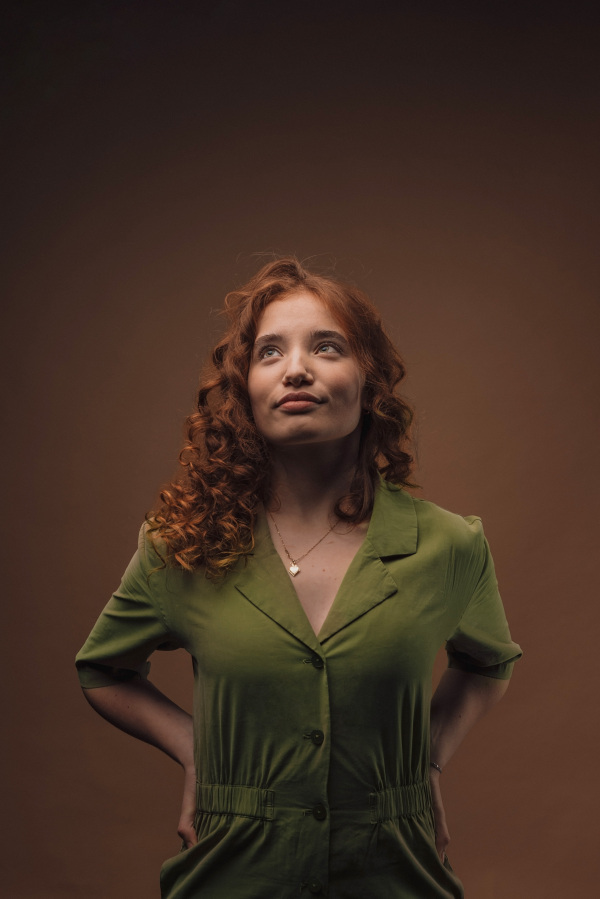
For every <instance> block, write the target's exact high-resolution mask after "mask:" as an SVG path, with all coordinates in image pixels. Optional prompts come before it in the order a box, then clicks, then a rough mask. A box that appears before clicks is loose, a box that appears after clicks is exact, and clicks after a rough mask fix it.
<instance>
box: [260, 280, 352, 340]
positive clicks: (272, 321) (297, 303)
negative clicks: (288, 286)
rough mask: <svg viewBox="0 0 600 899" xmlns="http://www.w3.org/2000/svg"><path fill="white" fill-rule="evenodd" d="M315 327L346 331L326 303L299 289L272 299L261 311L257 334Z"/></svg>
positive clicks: (312, 328)
mask: <svg viewBox="0 0 600 899" xmlns="http://www.w3.org/2000/svg"><path fill="white" fill-rule="evenodd" d="M304 327H305V328H306V329H307V330H314V329H315V328H319V329H327V330H335V331H340V332H341V333H342V334H345V333H346V329H345V328H344V327H343V325H342V324H341V323H340V322H339V321H338V320H337V319H336V318H335V317H334V316H333V314H332V313H331V312H330V311H329V309H328V308H327V306H326V305H325V303H324V302H323V301H322V300H320V299H319V297H316V296H315V295H314V294H313V293H310V292H309V291H307V290H299V291H296V292H294V293H289V294H286V295H285V296H283V297H278V298H277V299H276V300H272V301H271V302H270V303H269V305H268V306H266V308H265V309H264V310H263V312H262V313H261V315H260V317H259V319H258V323H257V328H256V336H257V337H260V335H261V334H264V333H265V332H271V331H273V332H275V331H277V332H280V331H282V330H286V331H289V330H290V329H293V330H299V329H302V328H304Z"/></svg>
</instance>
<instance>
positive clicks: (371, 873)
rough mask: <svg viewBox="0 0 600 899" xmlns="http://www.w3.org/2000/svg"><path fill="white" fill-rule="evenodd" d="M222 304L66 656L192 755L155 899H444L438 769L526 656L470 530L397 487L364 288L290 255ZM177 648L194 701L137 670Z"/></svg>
mask: <svg viewBox="0 0 600 899" xmlns="http://www.w3.org/2000/svg"><path fill="white" fill-rule="evenodd" d="M225 307H226V312H227V315H228V318H229V327H228V329H227V331H226V333H225V336H224V337H223V339H222V340H221V341H220V343H219V344H218V345H217V346H216V348H215V349H214V351H213V355H212V370H211V372H210V374H209V376H208V377H207V378H205V380H204V381H203V382H202V383H201V386H200V390H199V394H198V403H197V411H195V412H194V413H193V414H192V415H191V416H190V417H189V419H188V429H187V440H186V443H185V446H184V448H183V450H182V453H181V457H180V458H181V465H182V468H181V476H180V478H179V479H178V480H176V481H175V482H174V483H172V484H170V485H169V486H168V487H166V488H165V489H164V490H163V491H162V493H161V505H160V507H159V508H157V509H156V511H154V512H153V513H152V514H150V515H148V516H147V521H146V522H145V523H144V525H143V527H142V529H141V531H140V535H139V543H138V549H137V552H136V553H135V555H134V557H133V559H132V561H131V563H130V565H129V567H128V568H127V570H126V572H125V574H124V576H123V580H122V582H121V585H120V587H119V588H118V590H117V591H116V592H115V593H114V595H113V596H112V598H111V599H110V601H109V603H108V605H107V606H106V608H105V609H104V611H103V612H102V614H101V615H100V618H99V619H98V621H97V623H96V625H95V626H94V628H93V630H92V632H91V634H90V636H89V637H88V639H87V641H86V643H85V645H84V647H83V648H82V650H81V651H80V653H79V655H78V656H77V667H78V671H79V676H80V679H81V683H82V686H83V688H84V692H85V695H86V698H87V699H88V701H89V703H90V704H91V705H92V706H93V708H94V709H95V710H96V711H97V712H99V713H100V714H101V715H102V716H103V717H104V718H106V719H108V720H109V721H110V722H112V723H113V724H115V725H116V726H117V727H119V728H121V729H122V730H125V731H127V732H128V733H130V734H132V735H133V736H135V737H138V738H139V739H141V740H145V741H146V742H148V743H151V744H153V745H154V746H157V747H158V748H159V749H160V750H162V751H163V752H165V753H166V754H167V755H169V756H171V758H173V759H174V760H175V761H176V762H178V763H179V764H180V765H181V768H182V770H183V801H182V806H181V816H180V820H179V827H178V832H179V835H180V837H181V839H182V841H183V844H182V848H181V852H180V853H179V854H177V855H175V856H174V857H173V858H170V859H169V860H167V861H166V862H165V863H164V865H163V867H162V871H161V889H162V896H163V899H196V897H202V899H266V897H277V899H288V897H289V899H292V897H302V896H307V897H308V896H327V897H329V899H365V897H368V899H450V897H461V896H463V889H462V886H461V883H460V881H459V880H458V878H457V877H456V875H455V874H454V873H453V871H452V868H451V866H450V863H449V861H448V857H447V855H446V848H447V845H448V841H449V834H448V827H447V824H446V817H445V814H444V806H443V803H442V794H441V787H440V784H441V779H442V776H443V775H442V772H443V769H444V768H445V766H446V765H447V764H448V762H449V761H450V759H451V758H452V756H453V755H454V753H455V752H456V751H457V749H458V747H459V746H460V744H461V742H462V740H463V739H464V737H465V736H466V734H467V733H468V731H469V730H470V729H471V727H472V726H473V725H474V724H475V723H476V722H477V720H478V719H479V718H480V717H481V716H482V715H483V714H484V713H485V712H486V711H487V710H488V709H489V708H490V707H491V706H492V705H494V703H496V702H497V701H498V700H499V699H500V698H501V696H502V695H503V694H504V692H505V690H506V686H507V684H508V678H509V677H510V674H511V670H512V666H513V663H514V661H515V660H516V659H517V658H518V657H519V656H520V654H521V653H520V649H519V647H518V645H517V644H516V643H513V642H512V640H511V637H510V634H509V630H508V627H507V623H506V619H505V615H504V611H503V607H502V603H501V600H500V596H499V594H498V588H497V582H496V577H495V574H494V566H493V562H492V558H491V556H490V552H489V548H488V544H487V542H486V539H485V537H484V534H483V530H482V526H481V521H480V519H479V518H477V517H475V516H468V517H466V518H465V517H462V516H460V515H456V514H453V513H451V512H447V511H445V510H444V509H441V508H439V507H438V506H436V505H434V504H433V503H431V502H427V501H425V500H422V499H415V498H414V497H413V496H412V495H411V494H410V493H409V492H408V491H407V489H406V488H407V487H410V486H411V480H410V477H411V474H410V472H411V463H412V459H411V456H410V452H409V442H408V441H409V431H410V424H411V417H412V416H411V410H410V408H409V406H408V405H407V403H406V402H405V401H404V400H403V399H402V398H401V397H400V396H399V395H398V394H397V393H396V388H397V386H398V385H399V383H400V382H401V380H402V378H403V377H404V366H403V364H402V361H401V359H400V357H399V355H398V353H397V352H396V350H395V348H394V347H393V345H392V344H391V343H390V341H389V339H388V337H387V336H386V335H385V333H384V331H383V329H382V325H381V322H380V318H379V315H378V314H377V312H376V310H375V309H374V307H373V306H372V304H371V303H370V301H369V300H368V299H367V297H365V296H364V294H362V293H361V292H360V291H358V290H357V289H355V288H354V287H351V286H348V285H346V284H343V283H341V282H339V281H338V280H336V279H335V278H332V277H330V276H324V275H321V274H316V273H313V272H310V271H307V270H306V269H305V268H304V267H303V266H302V265H300V263H299V262H298V261H297V260H296V259H294V258H283V259H279V260H276V261H274V262H271V263H269V264H268V265H266V266H265V267H264V268H262V270H261V271H259V272H258V274H257V275H255V277H254V278H252V279H251V281H250V282H249V283H248V284H246V285H245V286H244V287H243V288H241V289H240V290H236V291H234V292H233V293H231V294H229V295H228V296H227V298H226V301H225ZM444 645H445V647H446V650H447V653H448V662H449V664H448V668H447V670H446V672H445V673H444V675H443V676H442V678H441V681H440V683H439V686H438V688H437V690H436V692H435V694H434V696H433V697H432V696H431V679H432V669H433V664H434V659H435V656H436V653H437V651H438V649H439V648H440V646H444ZM175 648H181V649H184V650H186V651H187V652H188V653H189V654H190V655H191V656H192V660H193V669H194V701H193V714H192V715H191V716H190V715H188V714H187V713H186V712H185V711H183V710H182V709H181V708H179V707H178V706H176V705H175V704H174V703H173V702H171V701H170V700H169V699H168V698H167V697H166V696H165V695H163V694H162V693H161V692H160V691H159V690H158V689H157V688H156V687H155V686H153V684H152V683H151V681H150V680H148V669H149V663H148V658H149V656H150V655H151V654H152V653H153V652H154V651H155V650H160V649H175Z"/></svg>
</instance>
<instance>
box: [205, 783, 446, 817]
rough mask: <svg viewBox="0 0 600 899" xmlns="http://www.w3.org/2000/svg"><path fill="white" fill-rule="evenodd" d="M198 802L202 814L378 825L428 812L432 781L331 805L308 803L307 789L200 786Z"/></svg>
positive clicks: (316, 798)
mask: <svg viewBox="0 0 600 899" xmlns="http://www.w3.org/2000/svg"><path fill="white" fill-rule="evenodd" d="M311 801H312V804H311ZM196 803H197V806H198V812H199V813H201V814H202V813H204V814H215V815H235V816H241V817H246V818H256V819H259V820H262V821H273V820H274V819H275V818H277V817H278V815H289V814H290V813H292V814H312V815H316V816H325V817H326V816H329V815H333V816H335V817H347V818H348V819H351V820H352V821H355V822H358V823H364V824H378V823H382V822H383V821H389V820H391V819H393V818H408V817H412V816H414V815H419V814H421V813H423V812H425V811H427V810H428V809H430V808H431V791H430V787H429V781H420V782H418V783H410V784H400V785H398V786H392V787H386V788H384V789H381V790H375V791H372V792H369V791H367V790H365V792H364V794H357V795H354V796H352V797H348V800H347V801H344V802H336V803H335V805H331V806H330V805H329V803H328V801H327V798H326V797H325V798H323V797H319V796H314V797H310V799H309V801H307V792H306V789H305V788H299V787H298V786H297V785H287V784H282V785H280V786H279V785H278V786H277V787H276V788H275V789H263V788H262V787H251V786H245V785H242V784H204V783H198V784H197V785H196Z"/></svg>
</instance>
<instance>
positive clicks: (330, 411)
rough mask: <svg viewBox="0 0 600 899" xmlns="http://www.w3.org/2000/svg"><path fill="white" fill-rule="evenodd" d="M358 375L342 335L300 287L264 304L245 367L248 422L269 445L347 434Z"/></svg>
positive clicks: (354, 415) (358, 397)
mask: <svg viewBox="0 0 600 899" xmlns="http://www.w3.org/2000/svg"><path fill="white" fill-rule="evenodd" d="M364 383H365V379H364V375H363V373H362V371H361V370H360V368H359V366H358V363H357V361H356V359H355V357H354V356H353V355H352V352H351V350H350V346H349V344H348V341H347V339H346V336H345V334H344V332H343V330H342V328H341V327H340V325H339V324H338V322H337V321H336V320H335V319H334V318H333V316H332V315H331V314H330V313H329V312H328V310H327V308H326V307H325V306H324V305H323V303H321V302H320V300H318V299H317V298H316V297H315V296H313V295H312V294H311V293H308V292H306V291H299V292H298V293H294V294H290V295H288V296H286V297H284V298H282V299H280V300H274V301H273V302H272V303H270V304H269V305H268V306H267V307H266V309H265V310H264V312H263V314H262V316H261V318H260V320H259V322H258V328H257V332H256V341H255V344H254V349H253V353H252V360H251V363H250V370H249V373H248V394H249V397H250V403H251V405H252V412H253V415H254V421H255V422H256V426H257V428H258V430H259V431H260V432H261V433H262V435H263V436H264V438H265V439H266V441H267V443H269V444H271V445H272V446H293V445H295V444H310V443H326V442H328V441H335V440H342V439H343V438H345V437H348V436H349V435H350V434H353V433H354V432H355V431H356V429H357V428H358V426H359V422H360V419H361V414H362V398H363V387H364Z"/></svg>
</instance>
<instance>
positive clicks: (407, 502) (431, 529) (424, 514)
mask: <svg viewBox="0 0 600 899" xmlns="http://www.w3.org/2000/svg"><path fill="white" fill-rule="evenodd" d="M380 496H381V498H382V500H383V501H384V502H383V505H385V507H386V510H389V512H388V516H389V515H393V516H394V517H397V518H398V519H404V520H406V519H407V518H408V516H409V515H411V514H412V516H414V521H415V524H416V527H417V532H418V542H419V544H420V545H422V544H423V543H425V542H430V541H434V542H436V543H440V544H443V545H446V546H452V547H454V548H455V549H457V550H459V551H460V550H464V551H466V552H467V553H469V552H473V550H474V549H475V550H476V549H477V548H478V547H479V546H481V545H482V544H483V542H484V540H485V538H484V534H483V525H482V522H481V518H480V517H479V516H478V515H459V514H457V513H456V512H450V511H449V510H448V509H444V508H443V507H442V506H438V505H437V504H436V503H433V502H431V501H430V500H427V499H421V498H420V497H415V496H413V495H412V494H410V493H408V491H407V490H405V489H404V488H403V487H399V486H397V485H396V484H391V483H389V482H388V481H384V480H382V481H381V486H380ZM386 517H387V516H386Z"/></svg>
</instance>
